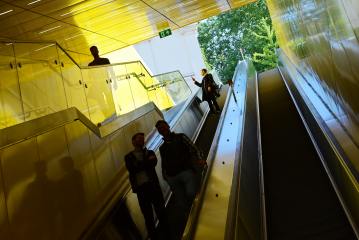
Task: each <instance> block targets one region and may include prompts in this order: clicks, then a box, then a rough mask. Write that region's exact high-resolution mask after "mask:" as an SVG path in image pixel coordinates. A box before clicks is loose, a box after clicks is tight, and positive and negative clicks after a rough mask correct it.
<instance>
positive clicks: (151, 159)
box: [146, 150, 157, 168]
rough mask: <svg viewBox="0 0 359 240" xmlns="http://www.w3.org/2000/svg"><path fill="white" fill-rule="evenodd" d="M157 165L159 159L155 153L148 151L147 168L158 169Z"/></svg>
mask: <svg viewBox="0 0 359 240" xmlns="http://www.w3.org/2000/svg"><path fill="white" fill-rule="evenodd" d="M156 165H157V157H156V154H155V152H154V151H152V150H147V157H146V166H147V167H151V168H152V167H156Z"/></svg>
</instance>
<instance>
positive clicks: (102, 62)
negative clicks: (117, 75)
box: [89, 46, 110, 66]
mask: <svg viewBox="0 0 359 240" xmlns="http://www.w3.org/2000/svg"><path fill="white" fill-rule="evenodd" d="M90 51H91V54H92V56H93V58H94V59H93V61H92V62H90V63H89V66H97V65H106V64H110V60H108V58H101V57H100V56H99V54H98V53H99V52H98V49H97V47H96V46H92V47H90Z"/></svg>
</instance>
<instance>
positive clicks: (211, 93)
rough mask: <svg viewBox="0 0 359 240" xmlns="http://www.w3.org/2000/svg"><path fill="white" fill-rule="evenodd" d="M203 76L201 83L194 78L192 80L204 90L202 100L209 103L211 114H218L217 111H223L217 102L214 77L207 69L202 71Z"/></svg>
mask: <svg viewBox="0 0 359 240" xmlns="http://www.w3.org/2000/svg"><path fill="white" fill-rule="evenodd" d="M201 75H202V76H203V78H202V82H201V83H199V82H197V81H196V79H195V78H194V77H192V80H193V82H194V84H196V85H197V86H198V87H200V88H202V100H203V101H206V102H208V105H209V108H210V110H211V113H216V110H217V111H218V112H219V111H220V110H221V109H220V107H219V106H218V103H217V100H216V95H217V92H216V91H217V85H216V83H215V82H214V80H213V76H212V74H210V73H208V72H207V69H205V68H204V69H202V70H201ZM213 105H214V106H213Z"/></svg>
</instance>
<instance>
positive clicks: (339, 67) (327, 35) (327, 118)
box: [267, 0, 359, 204]
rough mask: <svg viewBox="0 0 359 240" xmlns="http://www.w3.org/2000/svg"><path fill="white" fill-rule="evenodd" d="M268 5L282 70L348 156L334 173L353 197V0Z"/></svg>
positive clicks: (357, 150) (356, 98)
mask: <svg viewBox="0 0 359 240" xmlns="http://www.w3.org/2000/svg"><path fill="white" fill-rule="evenodd" d="M267 3H268V6H269V10H270V13H271V16H272V20H273V24H274V26H275V29H276V32H277V36H278V40H279V45H280V46H281V48H282V49H283V52H284V54H283V55H282V56H283V57H282V61H283V63H284V64H285V67H286V69H287V71H288V72H289V74H290V75H291V77H292V79H294V83H295V85H296V86H297V88H298V89H300V93H301V94H302V95H303V96H304V98H305V99H306V100H307V102H308V104H310V106H312V107H313V108H314V109H315V111H316V112H317V114H318V116H319V117H320V118H321V119H323V124H325V127H326V128H327V129H328V130H329V131H330V132H329V134H330V135H332V136H333V137H334V138H335V141H336V142H337V143H338V145H339V148H341V149H342V154H344V155H345V158H347V163H343V164H344V165H338V166H337V169H334V170H333V171H334V172H336V174H337V173H338V175H340V174H344V175H345V178H349V179H350V181H348V182H346V184H344V185H345V187H344V188H343V191H349V192H350V191H353V192H352V193H350V194H349V195H351V197H349V199H351V200H350V201H352V200H353V199H354V198H355V199H356V197H355V196H357V194H358V177H357V176H358V174H359V104H358V103H359V94H358V93H359V65H358V62H359V61H358V60H359V18H358V12H359V4H358V1H353V0H348V1H340V0H331V1H325V0H319V1H317V0H306V1H296V2H293V1H279V0H267ZM285 55H286V56H287V57H285ZM339 173H340V174H339ZM351 176H356V177H351ZM340 178H343V177H340ZM343 179H344V178H343ZM343 181H344V180H343ZM349 189H351V190H349ZM353 201H354V200H353ZM355 201H356V204H357V200H355Z"/></svg>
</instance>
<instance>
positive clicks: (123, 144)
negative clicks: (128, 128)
mask: <svg viewBox="0 0 359 240" xmlns="http://www.w3.org/2000/svg"><path fill="white" fill-rule="evenodd" d="M110 139H111V140H110V143H111V151H112V156H113V159H114V162H115V165H116V169H120V168H123V167H125V155H126V154H127V153H128V152H129V151H130V150H131V149H132V148H133V146H132V144H131V141H130V139H126V138H125V135H124V130H120V131H117V132H116V133H115V134H113V135H112V136H111V137H110Z"/></svg>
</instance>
